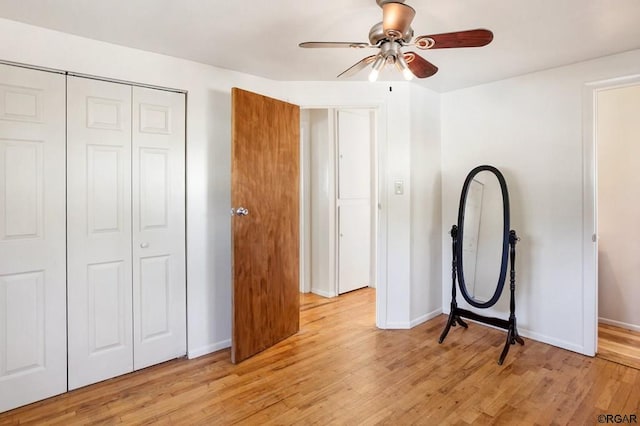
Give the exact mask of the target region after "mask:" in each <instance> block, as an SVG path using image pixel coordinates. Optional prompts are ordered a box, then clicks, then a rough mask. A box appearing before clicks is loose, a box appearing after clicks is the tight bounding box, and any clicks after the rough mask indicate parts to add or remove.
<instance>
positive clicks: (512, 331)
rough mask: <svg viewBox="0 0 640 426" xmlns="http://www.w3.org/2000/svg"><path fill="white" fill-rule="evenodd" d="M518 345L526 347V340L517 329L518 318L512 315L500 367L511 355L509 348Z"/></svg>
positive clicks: (499, 363) (499, 362) (499, 361)
mask: <svg viewBox="0 0 640 426" xmlns="http://www.w3.org/2000/svg"><path fill="white" fill-rule="evenodd" d="M516 343H520V344H521V345H524V339H523V338H522V337H520V335H519V334H518V328H517V327H516V317H515V315H513V314H512V315H511V318H509V330H508V331H507V341H506V342H505V344H504V349H502V353H501V354H500V359H498V365H502V363H503V362H504V359H505V358H506V357H507V353H509V347H510V346H511V345H515V344H516Z"/></svg>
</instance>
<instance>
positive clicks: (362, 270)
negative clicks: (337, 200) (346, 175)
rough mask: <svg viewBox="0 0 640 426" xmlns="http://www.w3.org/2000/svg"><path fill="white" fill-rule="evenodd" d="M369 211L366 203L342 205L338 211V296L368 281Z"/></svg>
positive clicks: (363, 285)
mask: <svg viewBox="0 0 640 426" xmlns="http://www.w3.org/2000/svg"><path fill="white" fill-rule="evenodd" d="M370 217H371V212H370V207H369V204H368V203H366V204H364V203H354V204H343V205H341V206H340V207H339V208H338V229H339V230H338V232H339V238H338V264H339V267H338V283H339V285H338V293H340V294H342V293H346V292H348V291H352V290H356V289H359V288H362V287H367V286H368V285H369V283H370V282H371V268H370V258H369V253H370V252H371V222H370Z"/></svg>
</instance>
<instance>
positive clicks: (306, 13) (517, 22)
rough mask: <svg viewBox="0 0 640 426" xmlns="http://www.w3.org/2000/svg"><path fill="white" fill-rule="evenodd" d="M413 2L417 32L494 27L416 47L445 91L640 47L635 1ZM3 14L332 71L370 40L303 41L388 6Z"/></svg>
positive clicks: (253, 61) (200, 55)
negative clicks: (487, 34)
mask: <svg viewBox="0 0 640 426" xmlns="http://www.w3.org/2000/svg"><path fill="white" fill-rule="evenodd" d="M406 3H407V4H409V5H411V6H413V7H414V8H415V9H416V11H417V13H416V18H415V20H414V21H413V25H412V27H413V28H414V30H415V34H416V35H422V34H437V33H441V32H451V31H458V30H466V29H474V28H488V29H490V30H492V31H493V33H494V40H493V42H492V43H491V44H489V45H488V46H485V47H482V48H467V49H443V50H431V51H427V52H422V51H419V52H420V53H421V54H422V55H423V56H424V57H425V58H426V59H427V60H429V61H431V62H433V63H434V64H435V65H437V66H438V67H439V68H440V71H439V72H438V73H437V74H436V75H435V76H433V77H431V78H428V79H424V80H420V82H419V84H422V85H424V86H426V87H429V88H431V89H433V90H436V91H440V92H444V91H449V90H454V89H457V88H462V87H468V86H473V85H476V84H481V83H484V82H489V81H494V80H500V79H503V78H506V77H510V76H514V75H519V74H524V73H528V72H532V71H537V70H542V69H546V68H553V67H556V66H561V65H566V64H570V63H574V62H579V61H583V60H587V59H592V58H597V57H600V56H606V55H610V54H614V53H619V52H623V51H627V50H633V49H638V48H640V1H639V0H526V1H525V0H506V1H505V0H429V1H426V0H408V1H407V2H406ZM0 17H3V18H7V19H11V20H16V21H21V22H25V23H29V24H33V25H38V26H42V27H46V28H51V29H55V30H59V31H63V32H67V33H71V34H77V35H80V36H83V37H88V38H92V39H97V40H103V41H107V42H111V43H115V44H119V45H124V46H130V47H135V48H138V49H143V50H148V51H152V52H158V53H163V54H166V55H171V56H176V57H180V58H185V59H191V60H194V61H198V62H202V63H206V64H210V65H215V66H217V67H221V68H227V69H232V70H236V71H240V72H244V73H248V74H253V75H258V76H262V77H266V78H270V79H274V80H335V76H336V75H338V74H339V73H340V72H342V71H343V70H344V69H346V68H348V67H349V66H351V65H352V64H354V63H355V62H357V61H358V60H359V59H360V58H362V57H364V56H367V55H370V54H372V53H373V51H370V50H368V49H364V50H362V49H301V48H299V47H298V43H300V42H303V41H357V42H367V41H368V33H369V29H370V27H371V26H372V25H373V24H375V23H376V22H379V21H380V20H381V19H382V10H381V9H380V8H379V7H378V5H377V4H376V2H375V0H322V1H318V0H316V1H309V0H248V1H238V0H226V1H222V0H64V1H56V0H0ZM4 42H6V40H5V41H3V43H4ZM405 50H407V49H405ZM639 68H640V64H639ZM399 77H400V76H399V73H396V72H383V73H382V74H381V78H383V79H390V80H393V79H399ZM366 78H367V72H366V70H365V71H362V72H360V73H359V74H358V75H356V76H354V77H351V79H352V80H365V79H366Z"/></svg>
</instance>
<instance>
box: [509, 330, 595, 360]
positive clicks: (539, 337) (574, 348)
mask: <svg viewBox="0 0 640 426" xmlns="http://www.w3.org/2000/svg"><path fill="white" fill-rule="evenodd" d="M518 333H519V334H520V335H521V336H522V337H526V338H528V339H531V340H535V341H537V342H541V343H546V344H548V345H551V346H556V347H558V348H562V349H566V350H568V351H571V352H577V353H579V354H581V355H586V356H593V355H589V354H588V353H587V352H586V350H585V348H584V346H582V345H576V344H575V343H571V342H567V341H564V340H560V339H556V338H554V337H549V336H545V335H544V334H540V333H536V332H533V331H530V330H527V329H522V328H520V327H518ZM525 344H526V343H525Z"/></svg>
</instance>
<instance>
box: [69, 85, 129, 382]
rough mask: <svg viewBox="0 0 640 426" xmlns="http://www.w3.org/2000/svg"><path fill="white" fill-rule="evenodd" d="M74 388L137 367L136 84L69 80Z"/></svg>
mask: <svg viewBox="0 0 640 426" xmlns="http://www.w3.org/2000/svg"><path fill="white" fill-rule="evenodd" d="M67 96H68V107H67V108H68V113H67V120H68V122H67V127H68V130H67V131H68V141H67V169H68V171H67V176H68V179H67V181H68V187H67V188H68V189H67V190H68V223H69V227H68V247H67V250H68V305H69V306H68V309H69V325H68V330H69V388H70V389H75V388H78V387H81V386H84V385H87V384H90V383H95V382H98V381H101V380H104V379H107V378H110V377H114V376H117V375H120V374H124V373H127V372H130V371H132V370H133V345H132V343H133V340H132V312H131V311H132V295H131V286H132V278H131V270H132V263H131V238H132V233H131V87H130V86H127V85H122V84H117V83H109V82H104V81H97V80H90V79H85V78H78V77H69V78H68V95H67Z"/></svg>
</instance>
